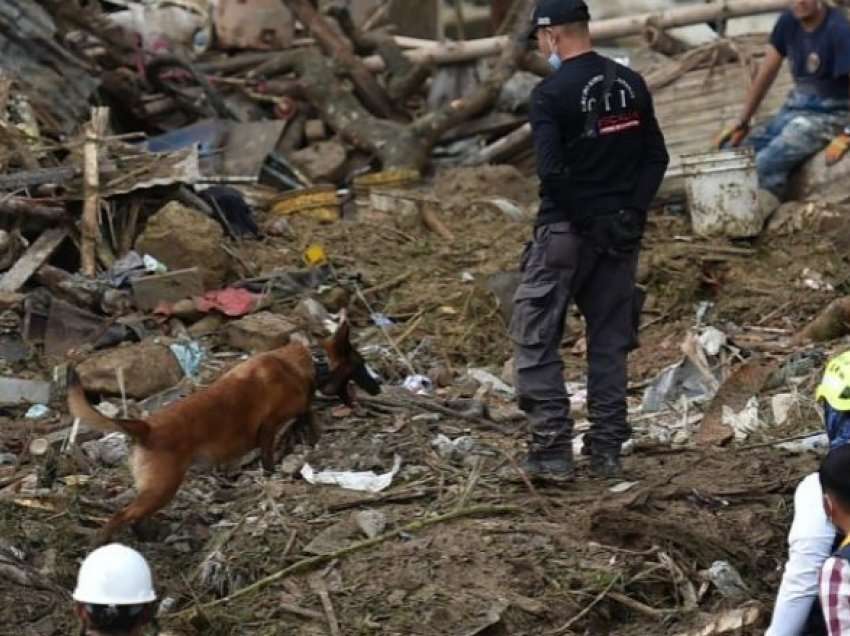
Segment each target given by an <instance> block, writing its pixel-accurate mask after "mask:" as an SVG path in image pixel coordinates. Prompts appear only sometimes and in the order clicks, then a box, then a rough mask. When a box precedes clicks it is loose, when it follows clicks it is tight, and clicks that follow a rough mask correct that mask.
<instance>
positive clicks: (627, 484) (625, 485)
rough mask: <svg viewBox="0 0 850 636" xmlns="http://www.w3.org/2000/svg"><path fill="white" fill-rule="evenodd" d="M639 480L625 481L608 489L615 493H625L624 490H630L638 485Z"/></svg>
mask: <svg viewBox="0 0 850 636" xmlns="http://www.w3.org/2000/svg"><path fill="white" fill-rule="evenodd" d="M639 483H640V482H639V481H624V482H621V483H619V484H616V485H614V486H611V487H610V488H609V489H608V491H609V492H612V493H614V494H615V495H620V494H623V493H624V492H628V491H630V490H631V489H632V488H634V487H635V486H637V485H638V484H639Z"/></svg>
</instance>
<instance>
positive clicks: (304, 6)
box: [284, 0, 397, 117]
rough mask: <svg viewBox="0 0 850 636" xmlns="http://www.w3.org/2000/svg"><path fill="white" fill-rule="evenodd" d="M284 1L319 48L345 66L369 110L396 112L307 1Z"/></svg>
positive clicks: (349, 51)
mask: <svg viewBox="0 0 850 636" xmlns="http://www.w3.org/2000/svg"><path fill="white" fill-rule="evenodd" d="M284 3H285V4H286V6H287V7H289V9H290V10H291V11H292V13H293V14H294V15H295V16H296V17H297V18H298V19H299V20H300V21H301V23H302V24H303V25H304V26H305V27H306V28H307V29H308V30H309V31H310V33H311V34H312V35H313V37H314V38H316V41H317V42H318V43H319V45H320V46H321V48H322V50H323V51H324V52H325V53H326V54H327V55H328V56H329V57H332V58H333V59H335V60H337V61H338V62H339V64H340V65H341V66H343V67H344V68H345V69H346V71H347V72H348V74H349V76H350V77H351V80H352V82H354V85H355V86H356V87H357V95H358V96H359V97H360V99H361V100H362V101H363V103H364V104H365V105H366V107H367V108H368V109H369V111H371V112H372V113H373V114H374V115H378V116H380V117H391V116H393V115H394V114H397V113H396V110H395V108H394V107H393V104H392V102H390V99H389V97H388V96H387V94H386V92H385V91H384V89H383V87H382V86H381V85H380V84H379V83H378V81H377V80H376V79H375V77H374V76H373V75H372V73H371V72H370V71H369V69H368V68H367V67H366V66H365V65H364V64H363V62H362V61H361V59H360V58H359V57H357V56H356V55H355V54H354V51H352V50H351V48H350V47H349V46H348V43H347V42H346V41H345V40H344V39H343V38H342V36H340V35H339V34H338V33H337V32H336V31H334V30H333V29H332V28H331V27H330V25H329V24H328V23H327V22H326V21H325V19H324V18H323V17H322V16H321V15H320V14H319V12H318V11H317V10H316V9H315V8H314V7H313V5H312V4H310V2H309V0H285V2H284Z"/></svg>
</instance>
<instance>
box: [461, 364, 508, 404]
mask: <svg viewBox="0 0 850 636" xmlns="http://www.w3.org/2000/svg"><path fill="white" fill-rule="evenodd" d="M466 373H467V375H469V377H471V378H472V379H473V380H475V381H476V382H478V383H479V384H480V385H482V386H488V385H489V386H490V387H491V388H492V390H493V391H496V392H497V393H501V394H502V395H503V396H505V397H507V398H513V397H514V395H515V394H516V391H514V388H513V387H512V386H508V385H507V384H505V383H504V382H502V381H501V380H500V379H499V378H497V377H496V376H495V375H493V374H492V373H490V372H489V371H486V370H485V369H467V371H466Z"/></svg>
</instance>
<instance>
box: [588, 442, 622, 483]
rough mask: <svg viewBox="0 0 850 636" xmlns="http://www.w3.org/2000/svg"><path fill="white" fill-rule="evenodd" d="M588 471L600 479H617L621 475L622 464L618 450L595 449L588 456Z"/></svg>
mask: <svg viewBox="0 0 850 636" xmlns="http://www.w3.org/2000/svg"><path fill="white" fill-rule="evenodd" d="M590 472H591V473H593V475H594V476H595V477H601V478H602V479H617V478H619V477H622V476H623V464H622V462H621V461H620V453H619V452H618V451H607V452H606V451H597V450H596V449H594V451H593V454H592V455H591V456H590Z"/></svg>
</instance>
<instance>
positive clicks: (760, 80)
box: [738, 44, 783, 125]
mask: <svg viewBox="0 0 850 636" xmlns="http://www.w3.org/2000/svg"><path fill="white" fill-rule="evenodd" d="M782 61H783V58H782V56H781V55H780V54H779V51H777V50H776V49H775V48H774V47H773V45H772V44H768V45H767V51H766V54H765V57H764V61H763V62H762V63H761V66H760V67H759V70H758V74H757V75H756V78H755V80H754V81H753V83H752V85H751V86H750V90H749V92H748V94H747V101H746V102H744V110H743V112H742V113H741V119H740V120H739V122H738V123H740V124H743V125H747V124H749V122H750V120H751V119H752V118H753V115H755V114H756V111H758V109H759V106H761V103H762V101H763V100H764V97H765V95H767V92H768V91H769V90H770V87H771V86H773V82H774V81H776V76H777V75H778V74H779V69H781V68H782Z"/></svg>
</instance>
